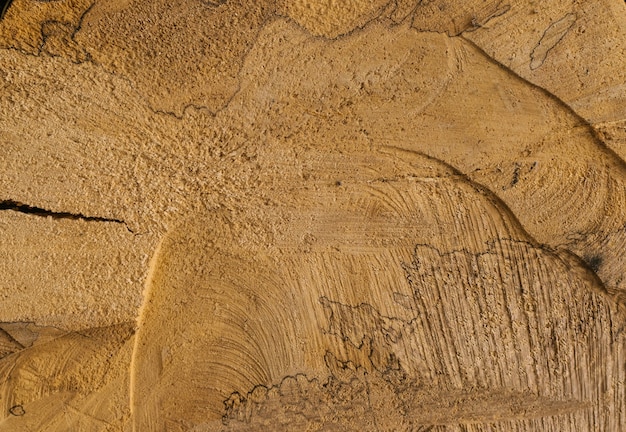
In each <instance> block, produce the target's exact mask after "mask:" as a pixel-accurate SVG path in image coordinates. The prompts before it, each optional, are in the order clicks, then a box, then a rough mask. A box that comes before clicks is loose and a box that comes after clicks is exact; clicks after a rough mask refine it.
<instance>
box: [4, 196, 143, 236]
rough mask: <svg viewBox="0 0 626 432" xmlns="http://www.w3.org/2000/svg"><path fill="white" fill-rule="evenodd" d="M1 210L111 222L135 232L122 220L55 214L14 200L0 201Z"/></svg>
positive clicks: (67, 213) (64, 213)
mask: <svg viewBox="0 0 626 432" xmlns="http://www.w3.org/2000/svg"><path fill="white" fill-rule="evenodd" d="M0 210H10V211H15V212H19V213H24V214H29V215H33V216H39V217H51V218H53V219H70V220H83V221H86V222H111V223H116V224H122V225H124V226H125V227H126V229H127V230H128V231H130V232H131V233H132V232H133V231H132V230H131V229H130V228H129V227H128V225H127V224H126V222H124V221H123V220H121V219H113V218H106V217H101V216H85V215H83V214H81V213H69V212H55V211H52V210H46V209H44V208H41V207H34V206H30V205H28V204H23V203H21V202H18V201H13V200H3V201H0Z"/></svg>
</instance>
